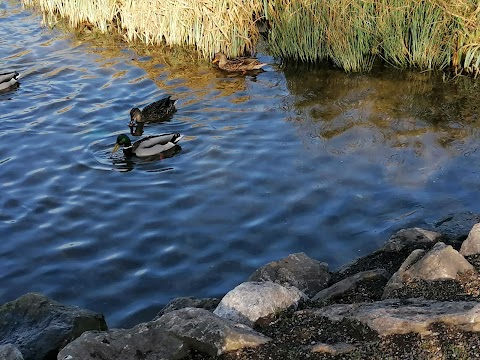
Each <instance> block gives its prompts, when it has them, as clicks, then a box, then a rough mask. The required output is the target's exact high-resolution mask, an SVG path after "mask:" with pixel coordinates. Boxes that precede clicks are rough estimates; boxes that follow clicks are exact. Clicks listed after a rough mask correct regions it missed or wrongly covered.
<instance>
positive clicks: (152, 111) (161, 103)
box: [142, 96, 177, 121]
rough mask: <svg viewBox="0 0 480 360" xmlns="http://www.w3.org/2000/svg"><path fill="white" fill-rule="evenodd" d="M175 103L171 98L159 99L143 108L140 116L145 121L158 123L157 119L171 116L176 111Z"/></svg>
mask: <svg viewBox="0 0 480 360" xmlns="http://www.w3.org/2000/svg"><path fill="white" fill-rule="evenodd" d="M176 102H177V100H172V99H171V96H168V97H166V98H164V99H160V100H158V101H155V102H154V103H151V104H150V105H147V106H145V108H144V109H143V110H142V115H143V117H144V119H145V121H155V120H157V121H158V120H159V119H161V118H163V117H165V116H167V115H170V114H173V113H174V112H175V111H176V109H175V103H176Z"/></svg>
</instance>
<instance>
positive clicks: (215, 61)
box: [212, 59, 220, 64]
mask: <svg viewBox="0 0 480 360" xmlns="http://www.w3.org/2000/svg"><path fill="white" fill-rule="evenodd" d="M219 61H220V60H218V59H213V60H212V64H215V63H217V62H219Z"/></svg>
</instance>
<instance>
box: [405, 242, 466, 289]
mask: <svg viewBox="0 0 480 360" xmlns="http://www.w3.org/2000/svg"><path fill="white" fill-rule="evenodd" d="M469 270H474V268H473V266H472V265H471V264H470V263H469V262H468V261H467V260H465V258H464V257H463V256H462V255H460V254H459V252H458V251H457V250H455V249H454V248H453V247H451V246H450V245H445V244H444V243H443V242H438V243H436V244H435V246H434V247H433V248H432V249H431V250H430V251H428V252H427V253H426V254H425V255H424V256H423V257H422V258H421V259H420V260H418V261H417V262H415V263H414V264H413V265H411V266H410V268H409V269H408V270H407V271H408V273H409V275H410V276H411V277H412V278H414V279H421V280H425V281H432V280H442V279H455V278H456V277H457V275H458V274H459V273H462V272H465V271H469Z"/></svg>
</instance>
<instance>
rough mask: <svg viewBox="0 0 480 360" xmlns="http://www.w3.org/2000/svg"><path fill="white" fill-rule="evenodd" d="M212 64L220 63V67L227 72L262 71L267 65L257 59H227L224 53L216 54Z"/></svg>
mask: <svg viewBox="0 0 480 360" xmlns="http://www.w3.org/2000/svg"><path fill="white" fill-rule="evenodd" d="M212 63H214V64H215V63H218V67H219V68H220V69H222V70H225V71H230V72H243V73H245V72H247V71H251V70H260V69H261V68H262V67H263V66H265V65H267V64H265V63H261V62H260V61H258V60H257V59H255V58H246V57H244V58H243V57H242V58H236V59H227V56H226V55H225V54H224V53H221V52H218V53H216V54H215V57H214V58H213V61H212Z"/></svg>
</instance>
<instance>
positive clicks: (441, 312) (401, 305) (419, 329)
mask: <svg viewBox="0 0 480 360" xmlns="http://www.w3.org/2000/svg"><path fill="white" fill-rule="evenodd" d="M304 312H306V313H307V314H309V315H310V316H316V317H324V318H327V319H328V320H329V321H334V322H342V323H343V324H345V326H348V325H347V324H348V323H351V326H352V327H355V326H358V325H357V324H358V322H360V323H362V324H363V325H366V326H368V327H369V328H370V329H372V330H374V331H375V332H377V333H378V334H379V335H380V336H387V335H394V334H408V333H418V334H421V335H429V334H431V330H430V329H429V327H430V325H432V324H434V323H443V324H446V325H450V326H454V327H457V328H458V329H460V330H463V331H471V332H478V331H480V303H479V302H476V301H457V302H450V301H435V300H422V299H409V300H398V299H389V300H383V301H377V302H373V303H360V304H337V305H330V306H326V307H324V308H319V309H309V310H304Z"/></svg>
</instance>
